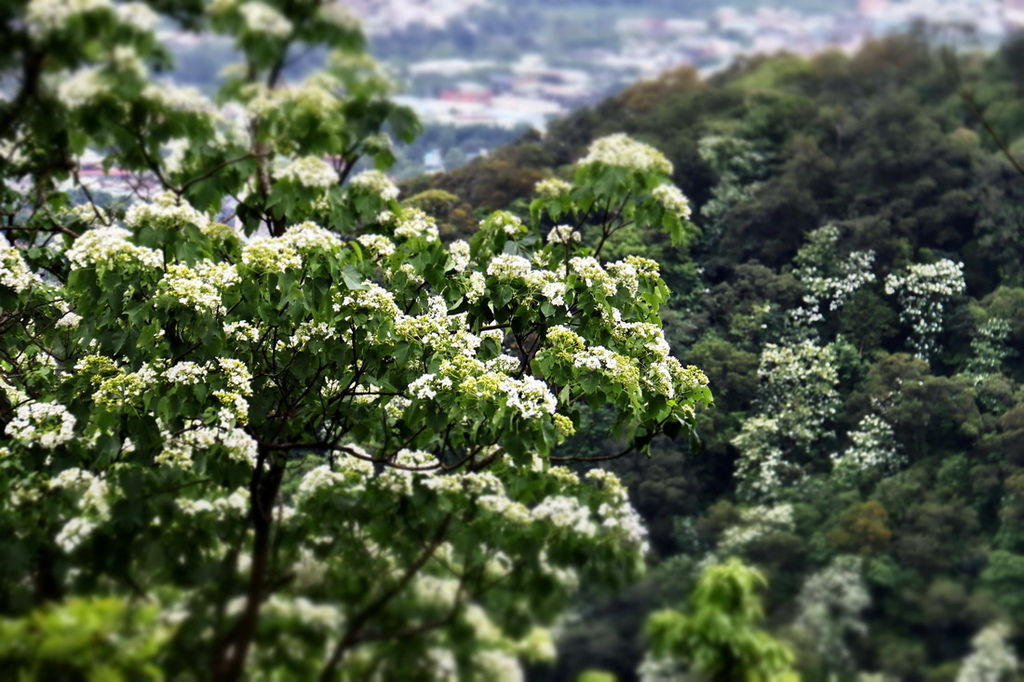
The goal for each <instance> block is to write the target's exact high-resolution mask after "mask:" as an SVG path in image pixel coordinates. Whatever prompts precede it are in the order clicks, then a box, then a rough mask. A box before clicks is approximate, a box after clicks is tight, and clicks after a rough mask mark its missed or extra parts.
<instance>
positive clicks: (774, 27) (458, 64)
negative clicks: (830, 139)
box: [353, 0, 1024, 130]
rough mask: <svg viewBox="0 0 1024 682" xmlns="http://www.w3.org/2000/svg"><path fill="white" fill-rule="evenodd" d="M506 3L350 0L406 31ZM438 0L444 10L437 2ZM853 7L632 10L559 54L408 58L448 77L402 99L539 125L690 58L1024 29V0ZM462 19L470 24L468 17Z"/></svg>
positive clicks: (422, 107) (438, 117)
mask: <svg viewBox="0 0 1024 682" xmlns="http://www.w3.org/2000/svg"><path fill="white" fill-rule="evenodd" d="M510 4H511V3H509V2H508V1H507V0H461V1H460V0H362V1H361V2H360V1H357V2H354V3H353V8H354V9H356V10H357V11H360V12H362V13H363V16H364V17H365V18H366V21H367V26H368V28H369V29H370V31H371V32H372V31H395V32H400V31H403V30H411V29H413V28H414V27H415V26H417V25H418V24H417V22H419V21H420V19H419V18H422V25H423V26H424V27H426V28H431V29H437V28H439V27H443V26H445V25H446V24H445V23H442V20H443V22H459V21H462V20H463V19H464V18H465V17H467V16H469V13H471V12H472V11H473V10H479V9H481V8H486V7H491V8H494V7H500V6H503V5H510ZM442 5H443V7H444V11H443V12H435V11H434V9H436V8H437V7H440V6H442ZM847 7H848V9H845V10H843V9H841V10H837V11H836V12H831V13H823V14H805V13H801V12H797V11H794V10H792V9H788V8H785V7H780V6H777V5H773V4H768V3H766V4H765V5H762V6H761V7H758V8H757V9H756V10H753V11H741V10H739V9H736V8H733V7H729V6H722V7H719V8H717V9H716V10H714V11H713V12H712V13H711V14H710V16H708V17H705V18H695V17H693V16H682V15H681V16H657V17H636V16H628V17H625V18H621V19H619V20H618V21H616V22H614V33H615V35H616V36H617V38H618V40H617V44H614V45H609V46H608V47H591V48H586V49H577V50H575V51H573V50H567V51H566V52H565V53H564V54H559V55H558V57H557V63H555V62H553V61H552V62H549V61H548V60H547V59H546V58H545V57H544V56H542V55H540V54H525V55H522V56H521V57H520V58H519V59H518V61H515V62H512V63H509V62H503V61H501V60H497V59H493V58H492V59H460V58H445V59H432V60H426V61H422V62H417V63H412V64H409V65H406V66H405V67H404V69H401V70H400V72H401V75H402V77H404V78H406V79H407V80H408V81H411V82H413V83H416V82H418V81H419V80H420V79H423V78H430V79H432V80H431V81H430V82H431V83H436V82H441V83H442V85H439V86H437V88H436V90H435V91H434V92H433V93H432V94H429V95H425V94H423V93H422V92H421V93H419V94H418V95H417V96H407V97H403V98H400V101H402V102H403V103H404V104H407V105H408V106H410V107H412V108H413V109H414V110H415V111H416V112H417V113H418V114H419V115H420V116H421V118H423V119H424V121H425V122H427V123H428V124H429V123H434V124H444V125H481V124H483V125H490V126H495V127H500V128H515V127H519V126H523V125H529V126H533V127H535V128H537V129H539V130H543V129H544V127H545V124H546V123H547V121H549V120H551V119H552V118H554V117H558V116H562V115H564V114H565V113H567V112H568V111H571V110H572V109H575V108H578V107H580V106H585V105H588V104H592V103H594V102H595V101H597V100H599V99H600V98H602V97H604V96H606V95H607V94H609V91H610V90H612V89H614V88H615V87H622V86H624V85H626V84H628V83H631V82H633V81H635V80H637V79H641V78H653V77H656V76H657V75H658V74H660V73H662V72H664V71H666V70H668V69H672V68H675V67H678V66H681V65H687V64H688V65H692V66H694V67H696V68H697V69H698V70H699V71H700V72H701V73H702V74H704V75H707V74H710V73H713V72H715V71H717V70H720V69H722V68H725V67H727V66H728V65H729V64H731V63H733V62H734V61H735V60H736V59H737V58H739V57H742V56H746V55H752V54H759V53H775V52H780V51H787V52H791V53H794V54H799V55H811V54H815V53H818V52H821V51H822V50H826V49H839V50H843V51H847V52H851V51H854V50H856V49H858V48H859V47H860V46H861V45H862V44H863V43H864V41H865V40H868V39H870V38H873V37H878V36H881V35H885V34H887V33H892V32H897V31H900V30H905V29H906V28H908V27H910V26H911V25H913V24H914V23H915V22H918V21H926V22H928V23H931V24H941V25H947V26H963V27H966V26H970V27H972V30H973V33H972V36H973V38H972V39H973V40H976V41H978V42H979V43H981V44H986V45H992V44H995V43H997V42H998V41H1000V40H1002V39H1003V38H1004V37H1005V35H1006V34H1007V33H1009V32H1013V31H1015V30H1018V29H1021V28H1024V0H857V3H856V6H849V5H848V6H847ZM427 14H429V15H430V16H429V17H426V15H427ZM631 14H635V13H631ZM418 17H419V18H418ZM396 22H397V23H396ZM466 23H467V26H471V25H472V21H470V20H468V19H466ZM463 29H466V26H463ZM965 35H966V33H965ZM383 56H384V57H385V58H386V55H383ZM569 65H571V66H569Z"/></svg>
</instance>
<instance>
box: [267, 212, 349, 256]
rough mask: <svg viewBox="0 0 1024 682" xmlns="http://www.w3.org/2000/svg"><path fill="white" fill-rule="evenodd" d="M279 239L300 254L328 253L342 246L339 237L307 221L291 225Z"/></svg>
mask: <svg viewBox="0 0 1024 682" xmlns="http://www.w3.org/2000/svg"><path fill="white" fill-rule="evenodd" d="M280 239H281V241H283V242H285V243H286V244H288V245H289V246H291V247H292V248H293V249H295V250H296V251H298V252H299V253H302V254H308V253H315V252H328V253H329V252H331V251H332V250H334V249H336V248H338V247H339V246H341V245H342V241H341V237H339V236H338V235H337V234H335V233H334V232H331V231H330V230H327V229H325V228H323V227H320V226H319V225H317V224H316V223H314V222H312V221H309V220H307V221H306V222H304V223H299V224H297V225H292V226H291V227H289V228H288V229H287V230H285V232H284V234H283V235H281V237H280Z"/></svg>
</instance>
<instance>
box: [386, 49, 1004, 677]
mask: <svg viewBox="0 0 1024 682" xmlns="http://www.w3.org/2000/svg"><path fill="white" fill-rule="evenodd" d="M1022 74H1024V40H1017V41H1011V42H1009V43H1008V44H1006V45H1005V46H1004V47H1003V48H1002V49H1000V50H999V51H998V52H996V53H994V54H990V55H980V54H965V53H954V52H952V51H950V50H948V49H946V48H942V47H940V46H937V45H935V44H934V43H933V42H930V41H929V40H927V39H926V38H925V37H923V36H922V35H910V36H902V37H895V38H890V39H886V40H883V41H879V42H873V43H870V44H868V45H866V46H865V47H864V48H863V49H862V50H861V51H860V52H858V53H857V54H855V55H852V56H847V55H843V54H839V53H827V54H822V55H820V56H817V57H815V58H812V59H803V58H798V57H793V56H788V55H778V56H772V57H764V58H756V59H751V60H747V61H744V62H741V63H739V64H737V65H736V66H734V67H733V68H731V69H730V70H728V71H727V72H724V73H721V74H718V75H716V76H714V77H712V78H710V79H708V80H702V79H700V78H699V77H698V76H697V75H696V74H695V73H694V72H693V71H691V70H689V69H686V68H683V69H679V70H677V71H673V72H670V73H666V74H665V75H663V76H662V77H661V78H659V79H657V80H654V81H648V82H642V83H639V84H637V85H635V86H634V87H631V88H630V89H628V90H626V91H624V92H622V93H621V94H620V95H618V96H616V97H614V98H611V99H609V100H607V101H604V102H602V103H601V104H599V105H598V106H595V107H593V108H590V109H587V110H584V111H580V112H577V113H575V114H573V115H572V116H570V117H568V118H566V119H564V120H560V121H557V122H555V123H553V124H552V125H551V127H550V129H549V130H548V132H547V134H546V135H544V136H540V135H536V134H534V135H532V136H527V137H525V138H523V139H522V140H520V141H519V142H518V143H516V144H514V145H511V146H508V147H505V148H502V149H500V150H498V151H496V152H494V153H492V154H490V155H489V156H488V157H486V158H481V159H478V160H476V161H474V162H473V163H471V164H469V165H467V166H466V167H464V168H462V169H459V170H457V171H454V172H451V173H448V174H440V175H434V176H427V177H425V178H421V179H418V180H416V181H414V182H412V183H411V184H410V186H409V187H407V189H406V195H407V196H408V195H411V194H415V193H417V192H424V191H427V190H435V191H431V192H430V193H429V194H425V195H424V194H421V195H420V197H419V198H418V199H416V200H414V201H420V202H422V203H423V204H424V205H430V207H431V209H433V210H435V211H439V212H441V213H442V214H443V215H442V217H443V218H445V219H446V220H447V221H448V222H449V223H450V224H452V225H454V226H455V227H454V228H453V229H454V230H455V231H471V230H473V229H474V226H475V224H476V220H477V218H478V215H476V214H474V212H473V210H471V209H470V208H469V207H470V206H473V207H480V209H478V210H486V209H498V208H508V207H511V208H512V209H513V210H518V211H520V212H522V213H525V212H526V211H527V204H526V199H525V198H526V197H527V195H528V194H529V193H530V192H531V190H532V187H533V185H534V183H535V182H537V181H538V180H540V179H542V178H544V177H548V176H552V175H555V176H563V177H567V175H566V166H567V164H569V163H570V162H571V161H572V160H574V159H576V158H578V157H579V156H580V155H581V153H582V152H583V151H584V150H585V149H586V146H587V144H588V143H589V142H590V141H591V140H593V139H595V138H598V137H600V136H603V135H608V134H611V133H615V132H620V131H622V132H626V133H628V134H630V135H632V136H634V137H636V138H637V139H640V140H643V141H645V142H648V143H650V144H653V145H655V146H657V147H658V148H660V149H662V150H665V152H666V153H667V155H668V156H669V158H670V159H671V160H672V161H673V163H674V165H675V170H674V176H673V179H674V180H675V182H676V183H677V184H678V185H679V186H680V187H682V188H683V189H684V191H685V192H686V193H687V194H688V196H689V197H690V200H691V202H692V204H693V208H694V221H695V222H696V223H697V224H698V225H699V226H701V228H702V233H701V235H700V237H699V238H698V239H697V240H696V241H695V242H694V243H693V244H692V245H691V248H689V249H679V248H675V247H672V246H671V245H670V244H669V242H668V241H667V239H664V238H662V237H661V236H660V235H659V234H657V233H656V232H654V231H652V232H650V233H648V234H641V236H640V237H639V238H638V237H635V236H634V237H631V242H630V243H626V242H625V241H624V240H618V241H616V240H615V237H613V238H612V242H611V243H610V245H609V248H608V249H607V250H606V257H608V258H613V257H615V255H616V254H615V252H616V251H623V252H625V251H629V252H634V253H635V252H639V253H642V254H643V255H646V256H648V257H650V258H653V259H655V260H657V261H658V262H659V263H660V264H661V266H662V270H663V274H664V275H665V278H666V280H667V282H668V283H669V285H670V288H671V289H672V290H673V291H674V292H676V293H675V297H674V299H673V300H672V305H671V312H670V314H669V315H668V317H667V319H666V323H667V325H668V327H669V329H670V330H671V335H672V341H673V343H674V348H675V349H676V351H677V352H678V353H679V355H680V357H682V358H683V359H684V361H686V362H692V363H693V364H696V365H698V366H700V367H701V368H703V369H704V370H705V371H706V372H707V374H708V375H709V377H710V378H711V381H712V386H713V389H714V394H715V398H716V406H715V408H714V409H713V410H710V411H708V412H707V413H706V415H705V416H703V417H702V420H703V422H702V428H701V432H700V436H701V439H700V442H699V443H684V442H673V441H668V440H665V441H659V442H656V443H655V446H654V448H653V452H654V454H653V456H651V457H650V458H647V459H628V460H621V461H611V462H610V464H609V466H610V467H611V468H614V469H616V470H617V471H618V472H619V473H621V474H624V475H625V476H626V477H627V480H629V482H630V486H631V496H632V497H633V499H634V500H635V503H636V504H637V506H638V508H639V510H640V511H641V512H642V513H643V515H644V516H645V518H646V520H647V522H648V524H649V526H650V528H651V532H652V540H653V543H652V544H653V546H654V553H655V556H654V557H653V558H652V569H651V570H650V571H649V575H648V578H647V579H646V581H645V582H644V583H642V584H640V585H638V586H636V587H635V588H633V589H632V590H631V591H630V592H629V593H627V594H624V595H619V596H617V597H615V598H614V599H611V598H599V596H598V595H595V596H594V598H593V599H587V600H585V601H583V602H581V605H580V606H579V608H578V611H577V617H576V618H575V619H574V620H573V621H572V622H569V623H567V624H566V625H565V627H564V630H563V635H562V638H563V645H562V646H561V647H560V651H561V652H562V655H561V658H560V660H559V662H558V664H557V666H556V668H554V669H547V670H540V671H537V677H536V679H572V678H573V675H574V674H575V673H577V672H578V671H580V670H583V669H585V668H595V667H596V668H603V669H606V670H609V671H612V672H614V673H615V674H616V675H618V676H619V678H620V679H625V680H628V679H635V676H636V675H637V674H638V673H637V669H638V666H639V665H640V663H641V658H642V656H643V651H644V643H643V639H642V635H641V634H640V629H641V625H642V622H643V618H644V616H645V614H647V613H648V612H649V611H650V610H651V609H652V608H655V607H658V606H661V605H663V604H670V603H675V602H677V601H678V600H679V598H680V597H681V596H682V595H683V594H685V592H686V590H687V589H688V588H689V587H690V586H691V585H692V583H693V580H694V577H695V576H696V575H697V574H698V573H699V569H700V567H701V566H703V565H706V564H707V563H708V562H709V561H711V560H713V559H724V558H726V557H728V556H737V557H740V558H742V559H743V560H745V561H747V562H749V563H751V564H753V565H756V566H757V567H759V568H760V569H761V570H763V571H764V572H765V573H766V575H767V576H768V578H769V582H770V589H769V591H768V592H767V594H766V606H767V609H768V613H769V620H770V622H771V625H772V629H773V631H774V632H775V633H776V634H778V635H779V636H782V637H784V638H785V639H786V640H787V641H788V642H790V643H791V644H792V645H793V647H794V648H795V650H796V652H797V655H798V660H799V666H800V669H801V671H802V672H803V674H804V678H805V679H807V680H825V679H840V680H847V679H857V678H858V676H863V675H867V674H873V675H878V676H879V677H876V678H872V679H899V680H911V681H915V680H928V681H929V682H932V681H934V682H939V681H943V680H954V679H963V680H968V679H997V678H996V677H982V676H979V675H980V673H977V671H980V670H983V669H984V665H983V664H984V663H985V661H989V662H991V661H995V660H999V658H1000V656H1002V658H1003V659H1005V658H1006V656H1007V655H1009V654H1010V651H1011V649H1010V648H1011V647H1013V646H1014V645H1017V646H1020V645H1024V637H1022V636H1021V634H1022V631H1021V630H1020V626H1021V625H1024V528H1022V525H1021V522H1022V520H1024V390H1022V382H1024V357H1022V354H1021V353H1020V352H1019V349H1020V348H1021V347H1022V342H1024V264H1022V262H1021V253H1022V247H1024V230H1022V228H1024V204H1022V199H1024V169H1022V165H1024V76H1022ZM436 190H443V192H439V191H436ZM447 193H450V194H447ZM592 419H594V420H595V421H597V422H599V421H601V420H602V419H603V414H602V412H601V411H600V410H595V411H594V413H593V415H592ZM579 432H580V433H581V434H586V433H587V429H579ZM576 447H578V448H579V451H580V452H581V453H582V452H586V454H588V455H594V454H601V453H605V454H609V453H614V452H615V451H616V450H617V449H618V448H620V447H621V444H617V443H614V442H606V441H596V440H587V439H586V437H585V436H579V437H578V440H577V442H576ZM972 642H973V643H972ZM986 656H987V657H988V658H987V659H986ZM653 674H654V673H650V672H649V673H648V677H649V678H650V679H657V678H655V677H653ZM996 674H999V673H998V671H997V673H996ZM833 675H834V676H836V677H835V678H831V677H830V676H833ZM958 675H959V677H958ZM971 675H975V676H973V677H972V676H971ZM1007 679H1009V678H1007Z"/></svg>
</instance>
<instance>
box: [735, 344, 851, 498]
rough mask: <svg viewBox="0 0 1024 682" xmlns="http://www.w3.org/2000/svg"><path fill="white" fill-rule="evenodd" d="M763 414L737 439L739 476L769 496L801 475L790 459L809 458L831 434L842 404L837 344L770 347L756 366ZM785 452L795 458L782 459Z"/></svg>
mask: <svg viewBox="0 0 1024 682" xmlns="http://www.w3.org/2000/svg"><path fill="white" fill-rule="evenodd" d="M758 377H759V378H760V379H761V388H760V391H759V405H758V407H759V411H758V413H757V414H756V415H754V416H752V417H751V418H749V419H747V421H746V422H744V424H743V426H742V427H741V429H740V433H739V434H738V435H737V436H736V437H735V438H734V439H733V441H732V442H733V445H735V446H736V447H737V448H738V449H739V451H740V461H739V465H738V468H737V477H738V478H739V479H740V480H741V481H743V484H744V485H745V486H746V487H747V488H748V490H749V491H750V492H752V493H754V494H755V495H757V496H771V495H772V494H773V493H774V492H775V491H776V490H777V489H778V488H779V487H780V486H781V485H783V484H784V483H786V482H792V479H793V478H797V477H799V476H800V472H801V470H800V468H799V466H797V465H796V464H794V463H793V461H792V458H795V457H799V456H801V455H804V456H809V455H810V454H811V451H812V449H813V447H814V446H815V444H817V443H818V442H820V441H821V440H822V439H825V438H827V437H829V436H830V435H831V432H830V431H829V430H828V425H829V424H830V422H831V421H832V420H833V419H834V418H835V415H836V412H837V411H838V408H839V405H840V398H839V392H838V390H837V387H838V385H839V374H838V370H837V368H836V361H835V348H834V346H832V345H831V344H830V345H826V346H818V345H817V344H815V343H814V342H812V341H810V340H805V341H802V342H800V343H794V344H789V345H786V346H779V345H776V344H767V345H766V346H765V347H764V350H763V351H762V353H761V364H760V366H759V367H758ZM783 449H785V452H786V453H787V455H791V456H792V457H791V459H789V460H787V459H785V458H784V457H783Z"/></svg>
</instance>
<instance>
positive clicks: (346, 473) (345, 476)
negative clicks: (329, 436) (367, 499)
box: [298, 446, 373, 500]
mask: <svg viewBox="0 0 1024 682" xmlns="http://www.w3.org/2000/svg"><path fill="white" fill-rule="evenodd" d="M347 447H352V446H347ZM367 456H368V455H367ZM372 477H373V463H372V462H368V461H366V460H364V459H360V458H357V457H351V456H344V455H343V456H341V457H339V458H338V461H337V463H336V464H335V466H334V467H333V468H332V467H331V466H330V465H329V464H321V465H320V466H318V467H315V468H313V469H310V470H309V471H307V472H306V474H305V475H304V476H303V477H302V481H300V482H299V488H298V496H299V500H304V499H309V498H311V497H313V496H314V495H316V494H317V493H318V492H320V491H321V490H332V489H340V490H343V491H346V492H358V491H361V490H364V489H365V488H366V482H367V481H368V480H369V479H370V478H372Z"/></svg>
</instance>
